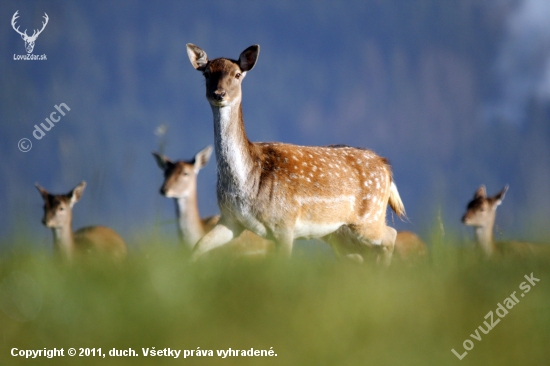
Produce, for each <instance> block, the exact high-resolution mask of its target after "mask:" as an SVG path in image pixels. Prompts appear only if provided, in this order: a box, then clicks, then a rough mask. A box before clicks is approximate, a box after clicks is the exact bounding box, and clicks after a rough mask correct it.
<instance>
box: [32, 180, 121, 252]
mask: <svg viewBox="0 0 550 366" xmlns="http://www.w3.org/2000/svg"><path fill="white" fill-rule="evenodd" d="M85 187H86V182H82V183H80V184H79V185H77V186H76V187H75V188H74V189H73V190H72V191H71V192H69V193H67V194H51V193H49V192H48V191H46V190H45V189H44V188H42V187H40V185H38V183H37V184H36V188H38V191H39V192H40V194H41V195H42V199H43V200H44V217H43V218H42V224H44V226H46V227H49V228H51V229H52V233H53V244H54V250H55V252H56V253H57V254H58V255H61V256H62V257H63V258H65V259H66V260H68V261H72V260H73V259H74V257H75V256H76V255H77V254H79V253H87V252H96V253H99V254H104V255H107V256H110V257H112V258H113V259H123V258H124V257H126V254H127V249H126V244H125V243H124V240H123V239H122V238H121V237H120V236H119V235H118V234H117V233H116V232H115V231H114V230H112V229H110V228H108V227H105V226H88V227H84V228H82V229H80V230H78V231H76V232H74V233H73V228H72V219H73V213H72V209H73V206H74V204H75V203H77V202H78V201H79V200H80V198H81V197H82V193H83V192H84V188H85Z"/></svg>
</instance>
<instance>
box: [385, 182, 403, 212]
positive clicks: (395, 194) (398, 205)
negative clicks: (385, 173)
mask: <svg viewBox="0 0 550 366" xmlns="http://www.w3.org/2000/svg"><path fill="white" fill-rule="evenodd" d="M388 203H389V205H390V207H391V208H392V210H393V211H394V212H395V213H396V214H397V216H399V217H400V218H403V217H406V215H407V214H406V213H405V205H403V202H402V201H401V197H400V196H399V191H397V186H396V185H395V183H394V182H393V181H392V182H391V185H390V199H389V202H388Z"/></svg>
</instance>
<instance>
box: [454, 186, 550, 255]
mask: <svg viewBox="0 0 550 366" xmlns="http://www.w3.org/2000/svg"><path fill="white" fill-rule="evenodd" d="M507 191H508V185H506V186H504V188H503V189H502V190H501V191H500V192H499V193H497V194H496V195H494V196H493V197H487V191H486V189H485V186H484V185H482V186H480V187H479V188H478V189H477V191H476V193H475V194H474V198H473V199H472V200H471V201H470V202H469V203H468V207H467V209H466V213H465V214H464V216H463V217H462V223H464V225H466V226H473V227H474V236H475V241H476V244H477V245H478V246H479V248H481V249H482V250H483V252H484V254H485V255H486V256H487V257H492V256H494V255H512V256H529V255H536V254H545V255H550V247H549V246H547V245H543V244H534V243H527V242H518V241H506V242H495V241H494V238H493V227H494V225H495V218H496V212H497V207H498V206H500V204H501V203H502V200H503V199H504V195H505V194H506V192H507Z"/></svg>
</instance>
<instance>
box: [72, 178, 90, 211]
mask: <svg viewBox="0 0 550 366" xmlns="http://www.w3.org/2000/svg"><path fill="white" fill-rule="evenodd" d="M84 188H86V182H85V181H82V182H81V183H80V184H79V185H77V186H76V187H75V188H74V189H73V190H72V191H71V192H70V193H69V194H68V196H69V198H70V199H71V207H73V205H74V204H75V203H77V202H78V201H80V198H81V197H82V193H83V192H84Z"/></svg>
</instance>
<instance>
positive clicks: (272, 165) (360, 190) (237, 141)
mask: <svg viewBox="0 0 550 366" xmlns="http://www.w3.org/2000/svg"><path fill="white" fill-rule="evenodd" d="M259 52H260V47H259V46H258V45H253V46H250V47H248V48H247V49H246V50H244V51H243V52H242V53H241V54H240V56H239V58H238V60H231V59H227V58H217V59H214V60H209V59H208V57H207V55H206V52H204V51H203V50H202V49H200V48H199V47H197V46H195V45H193V44H187V54H188V56H189V59H190V61H191V64H192V65H193V67H194V68H195V69H196V70H198V71H200V72H202V74H203V76H204V78H205V81H206V99H207V100H208V102H209V103H210V106H211V108H212V112H213V115H214V139H215V151H216V160H217V167H218V184H217V198H218V205H219V207H220V211H221V217H220V221H219V222H218V224H217V225H216V226H215V227H214V228H213V229H212V231H210V232H209V233H208V234H206V235H205V236H204V237H203V238H202V239H201V240H199V242H198V243H197V245H196V246H195V248H194V251H193V255H192V258H193V260H197V259H198V258H199V257H200V256H201V255H202V254H204V253H206V252H207V251H209V250H212V249H213V248H216V247H218V246H221V245H223V244H225V243H227V242H229V241H230V240H231V239H232V238H234V237H236V236H238V235H239V234H240V233H241V232H242V231H243V230H245V229H247V230H250V231H252V232H253V233H255V234H257V235H259V236H261V237H264V238H267V239H270V240H273V241H275V243H276V246H277V248H278V249H279V251H280V252H281V253H283V254H284V255H286V256H290V254H291V252H292V246H293V241H294V239H297V238H310V237H317V238H322V239H323V240H325V241H327V242H328V243H329V244H330V245H331V246H332V247H333V248H335V250H336V252H337V253H338V252H339V250H340V245H341V243H342V240H340V239H341V238H342V237H343V238H346V239H349V243H351V244H349V245H347V244H346V246H345V248H344V250H345V251H349V250H350V247H352V246H354V247H355V248H353V250H354V251H355V252H354V253H346V254H348V255H351V256H357V255H361V253H362V252H363V251H364V249H365V248H367V247H371V248H377V249H378V250H379V253H380V255H379V259H380V260H382V261H383V262H384V263H385V264H389V263H390V261H391V255H392V252H393V246H394V242H395V236H396V231H395V229H393V228H390V227H388V226H387V225H386V207H387V205H388V203H389V205H390V206H391V207H392V209H393V210H394V211H395V212H396V213H397V215H398V216H400V217H401V216H403V215H404V214H405V208H404V206H403V203H402V202H401V198H400V197H399V193H398V191H397V187H396V186H395V184H394V182H393V179H392V173H391V167H390V165H389V163H388V161H387V160H386V159H384V158H382V157H380V156H377V155H376V154H375V153H374V152H372V151H370V150H366V149H358V148H352V147H349V146H343V145H332V146H327V147H309V146H297V145H290V144H284V143H277V142H271V143H270V142H267V143H252V142H250V141H249V140H248V138H247V136H246V132H245V127H244V120H243V114H242V105H241V100H242V91H241V83H242V81H243V79H244V77H245V76H246V74H247V72H248V71H250V70H252V68H253V67H254V65H255V64H256V60H257V59H258V55H259ZM335 232H336V235H329V234H332V233H335Z"/></svg>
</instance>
